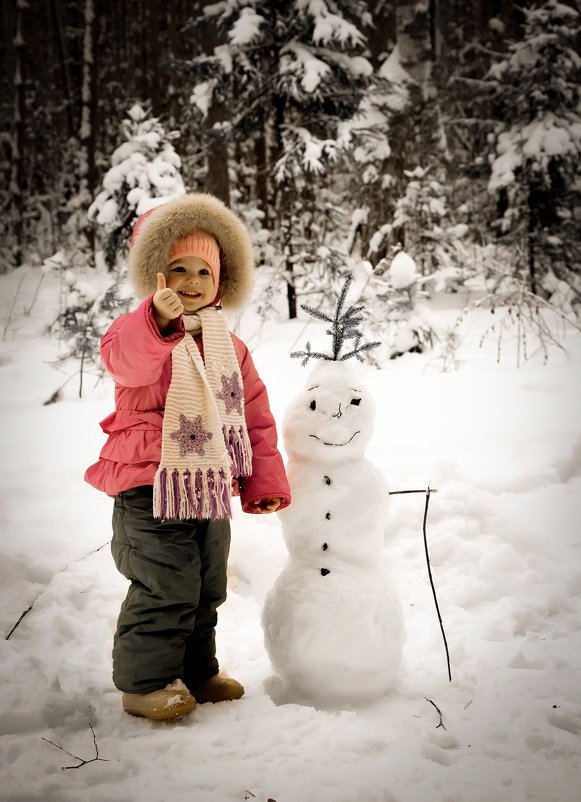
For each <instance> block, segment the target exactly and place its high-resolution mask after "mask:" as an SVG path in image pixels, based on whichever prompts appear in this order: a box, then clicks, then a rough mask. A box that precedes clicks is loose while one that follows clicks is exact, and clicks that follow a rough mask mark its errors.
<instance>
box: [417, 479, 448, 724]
mask: <svg viewBox="0 0 581 802" xmlns="http://www.w3.org/2000/svg"><path fill="white" fill-rule="evenodd" d="M431 493H432V491H431V490H430V488H429V487H428V489H427V490H426V507H425V509H424V523H423V533H424V549H425V552H426V562H427V565H428V576H429V577H430V585H431V587H432V594H433V596H434V604H435V605H436V612H437V613H438V621H439V622H440V629H441V630H442V637H443V639H444V647H445V649H446V661H447V663H448V680H449V681H450V682H452V672H451V671H450V652H449V651H448V642H447V640H446V633H445V632H444V625H443V623H442V616H441V615H440V607H439V605H438V597H437V595H436V588H435V587H434V580H433V578H432V567H431V565H430V554H429V551H428V536H427V534H426V521H427V520H428V506H429V504H430V494H431ZM428 701H429V700H428ZM432 704H433V702H432ZM434 706H435V705H434ZM436 709H437V708H436Z"/></svg>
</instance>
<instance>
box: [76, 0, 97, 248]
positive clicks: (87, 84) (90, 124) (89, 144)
mask: <svg viewBox="0 0 581 802" xmlns="http://www.w3.org/2000/svg"><path fill="white" fill-rule="evenodd" d="M96 19H97V17H96V13H95V0H85V31H84V36H83V85H82V93H81V100H82V105H81V130H80V135H79V139H80V144H81V152H82V158H81V168H80V179H81V187H80V189H81V192H80V194H81V198H82V199H83V203H84V204H85V206H86V208H87V209H88V207H89V205H90V203H91V201H92V199H93V195H94V191H95V183H96V174H95V173H96V169H95V125H96V112H97V98H96V93H97V70H96V64H95V36H96ZM85 235H86V237H87V240H88V244H89V247H90V249H91V252H92V253H94V247H95V241H94V240H95V237H94V228H93V226H92V225H91V224H88V225H87V226H86V229H85Z"/></svg>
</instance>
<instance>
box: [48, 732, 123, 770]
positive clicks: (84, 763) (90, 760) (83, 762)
mask: <svg viewBox="0 0 581 802" xmlns="http://www.w3.org/2000/svg"><path fill="white" fill-rule="evenodd" d="M89 727H90V728H91V732H92V734H93V744H94V745H95V757H91V758H88V759H87V760H85V759H84V758H82V757H78V756H77V755H73V753H72V752H69V751H68V750H67V749H63V747H62V746H59V744H55V742H54V741H49V739H48V738H43V739H42V740H43V741H46V742H47V743H48V744H51V746H55V747H56V748H57V749H60V750H61V752H64V753H65V754H66V755H69V756H70V757H72V758H74V759H75V760H78V761H79V765H78V766H61V770H62V771H68V770H69V769H80V768H81V767H82V766H87V765H88V764H89V763H95V762H96V761H98V760H99V761H102V762H103V763H108V762H109V759H108V758H104V757H99V747H98V746H97V737H96V735H95V730H94V729H93V725H92V724H91V722H90V721H89Z"/></svg>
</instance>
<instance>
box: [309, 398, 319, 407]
mask: <svg viewBox="0 0 581 802" xmlns="http://www.w3.org/2000/svg"><path fill="white" fill-rule="evenodd" d="M309 406H310V408H311V409H312V410H315V409H316V408H317V402H316V401H315V399H314V398H313V400H312V401H311V403H310V404H309Z"/></svg>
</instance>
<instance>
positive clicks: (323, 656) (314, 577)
mask: <svg viewBox="0 0 581 802" xmlns="http://www.w3.org/2000/svg"><path fill="white" fill-rule="evenodd" d="M374 414H375V404H374V402H373V399H372V398H371V396H370V394H369V393H368V391H367V390H366V389H365V387H364V386H363V385H362V384H361V382H360V380H359V379H358V378H357V377H356V376H355V374H354V373H352V372H351V371H349V370H348V369H347V368H346V366H345V364H344V363H336V362H331V363H327V364H324V365H321V366H319V367H318V368H317V369H315V371H314V372H313V373H312V374H311V376H310V377H309V380H308V382H307V387H306V389H305V391H303V392H302V393H300V394H299V396H297V397H296V398H295V399H294V400H293V401H292V402H291V404H290V405H289V407H288V408H287V411H286V413H285V417H284V422H283V437H284V442H285V448H286V451H287V455H288V462H287V474H288V478H289V483H290V487H291V493H292V498H293V501H292V504H291V505H290V506H289V507H287V508H286V509H285V510H283V511H282V512H281V513H280V514H279V517H280V520H281V523H282V532H283V537H284V539H285V543H286V546H287V549H288V558H287V562H286V565H285V566H284V568H283V570H282V572H281V574H280V575H279V577H278V578H277V580H276V581H275V584H274V585H273V587H272V588H271V590H270V591H269V593H268V595H267V597H266V601H265V605H264V609H263V614H262V625H263V630H264V637H265V645H266V649H267V652H268V654H269V657H270V659H271V662H272V665H273V667H274V669H275V672H276V674H277V675H278V677H279V678H280V679H281V680H282V682H283V684H284V687H285V690H286V691H287V692H288V693H287V697H293V696H294V697H295V698H297V699H302V700H307V701H313V702H322V703H325V702H346V703H348V702H351V701H353V702H356V701H359V700H363V699H369V698H373V697H375V696H377V695H379V694H381V693H383V692H385V691H387V690H388V689H389V688H391V687H393V685H394V683H395V681H396V679H397V675H398V670H399V665H400V661H401V649H402V643H403V640H404V628H403V619H402V612H401V605H400V602H399V599H398V597H397V594H395V592H394V590H393V587H392V583H391V581H390V578H389V574H388V571H387V568H386V566H385V564H384V560H383V550H384V531H385V523H386V516H387V510H388V500H389V496H388V491H387V487H386V484H385V482H384V479H383V476H382V475H381V473H380V471H379V470H378V469H377V468H376V467H375V466H374V465H372V464H371V462H370V461H369V460H367V459H366V458H365V455H364V452H365V448H366V446H367V444H368V442H369V440H370V438H371V434H372V430H373V420H374Z"/></svg>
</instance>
